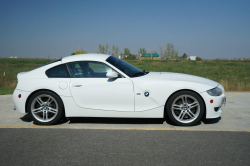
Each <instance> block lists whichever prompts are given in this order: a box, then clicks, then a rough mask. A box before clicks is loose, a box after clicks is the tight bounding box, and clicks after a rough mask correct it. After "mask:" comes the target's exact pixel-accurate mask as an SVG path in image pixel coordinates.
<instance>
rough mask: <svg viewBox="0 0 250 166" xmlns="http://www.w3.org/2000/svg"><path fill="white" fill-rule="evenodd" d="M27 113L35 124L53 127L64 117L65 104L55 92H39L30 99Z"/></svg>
mask: <svg viewBox="0 0 250 166" xmlns="http://www.w3.org/2000/svg"><path fill="white" fill-rule="evenodd" d="M27 112H28V114H29V116H30V117H31V119H32V120H33V121H34V123H35V124H38V125H53V124H56V123H57V122H59V121H60V120H62V118H63V117H64V107H63V102H62V100H61V98H60V97H59V96H58V95H56V94H55V93H53V92H50V91H38V92H36V93H34V94H33V95H32V96H31V97H30V99H29V101H28V103H27Z"/></svg>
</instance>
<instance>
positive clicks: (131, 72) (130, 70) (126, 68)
mask: <svg viewBox="0 0 250 166" xmlns="http://www.w3.org/2000/svg"><path fill="white" fill-rule="evenodd" d="M106 61H107V62H109V63H110V64H111V65H113V66H115V67H116V68H118V69H119V70H121V71H122V72H123V73H125V74H126V75H128V76H129V77H138V76H142V75H145V74H147V73H145V72H144V71H141V70H140V69H138V68H136V67H134V66H133V65H131V64H129V63H127V62H125V61H123V60H120V59H118V58H116V57H114V56H110V57H109V58H108V59H107V60H106Z"/></svg>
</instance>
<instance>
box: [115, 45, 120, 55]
mask: <svg viewBox="0 0 250 166" xmlns="http://www.w3.org/2000/svg"><path fill="white" fill-rule="evenodd" d="M115 54H116V55H118V54H119V48H118V46H116V47H115Z"/></svg>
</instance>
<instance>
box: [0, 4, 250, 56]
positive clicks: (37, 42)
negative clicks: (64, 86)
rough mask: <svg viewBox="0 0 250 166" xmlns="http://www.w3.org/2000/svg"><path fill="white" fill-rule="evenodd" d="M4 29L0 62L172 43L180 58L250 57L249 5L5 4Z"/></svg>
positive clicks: (0, 21) (0, 7)
mask: <svg viewBox="0 0 250 166" xmlns="http://www.w3.org/2000/svg"><path fill="white" fill-rule="evenodd" d="M0 25H1V26H0V57H10V56H18V57H30V58H31V57H32V58H46V57H48V55H49V56H50V57H51V58H56V57H64V56H68V55H70V54H71V53H72V52H74V51H75V50H77V49H78V47H80V46H82V47H84V49H85V50H86V51H87V52H94V51H95V47H96V46H98V44H106V43H108V44H109V46H110V48H111V46H112V45H117V46H118V47H119V49H120V51H122V52H123V50H124V48H129V49H130V51H131V53H133V54H138V50H139V48H143V47H144V48H146V50H149V51H157V52H158V53H159V46H160V45H162V46H164V47H166V45H167V43H173V44H174V48H175V49H176V50H178V51H179V55H182V54H183V53H187V54H188V55H190V56H199V57H201V58H217V57H219V58H233V57H235V58H239V57H248V58H250V0H234V1H232V0H195V1H194V0H183V1H181V0H169V1H168V0H163V1H158V0H152V1H147V0H140V1H139V0H138V1H136V0H132V1H130V0H114V1H113V0H112V1H111V0H110V1H109V0H107V1H104V0H100V1H99V0H98V1H97V0H89V1H87V0H86V1H85V0H81V1H76V0H71V1H70V0H69V1H65V0H58V1H57V0H48V1H47V0H31V1H29V0H15V1H14V0H1V1H0ZM110 50H111V49H110Z"/></svg>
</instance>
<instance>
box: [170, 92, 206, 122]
mask: <svg viewBox="0 0 250 166" xmlns="http://www.w3.org/2000/svg"><path fill="white" fill-rule="evenodd" d="M181 95H190V96H192V97H194V98H195V99H196V100H197V101H198V102H199V105H200V114H199V115H198V117H197V118H196V119H195V120H194V121H192V122H190V123H181V122H179V121H178V120H176V119H175V118H174V116H173V114H172V104H173V102H174V100H175V99H176V98H177V97H179V96H181ZM166 108H167V110H166V112H167V116H168V118H169V119H170V120H171V121H172V122H173V123H174V124H175V125H178V126H193V125H195V124H197V123H198V122H199V121H200V120H201V118H202V117H203V115H204V112H205V106H204V102H203V100H202V98H201V97H200V96H199V95H198V94H196V93H194V92H191V91H181V92H177V93H176V94H174V95H173V96H171V97H170V99H169V101H168V103H167V107H166Z"/></svg>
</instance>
